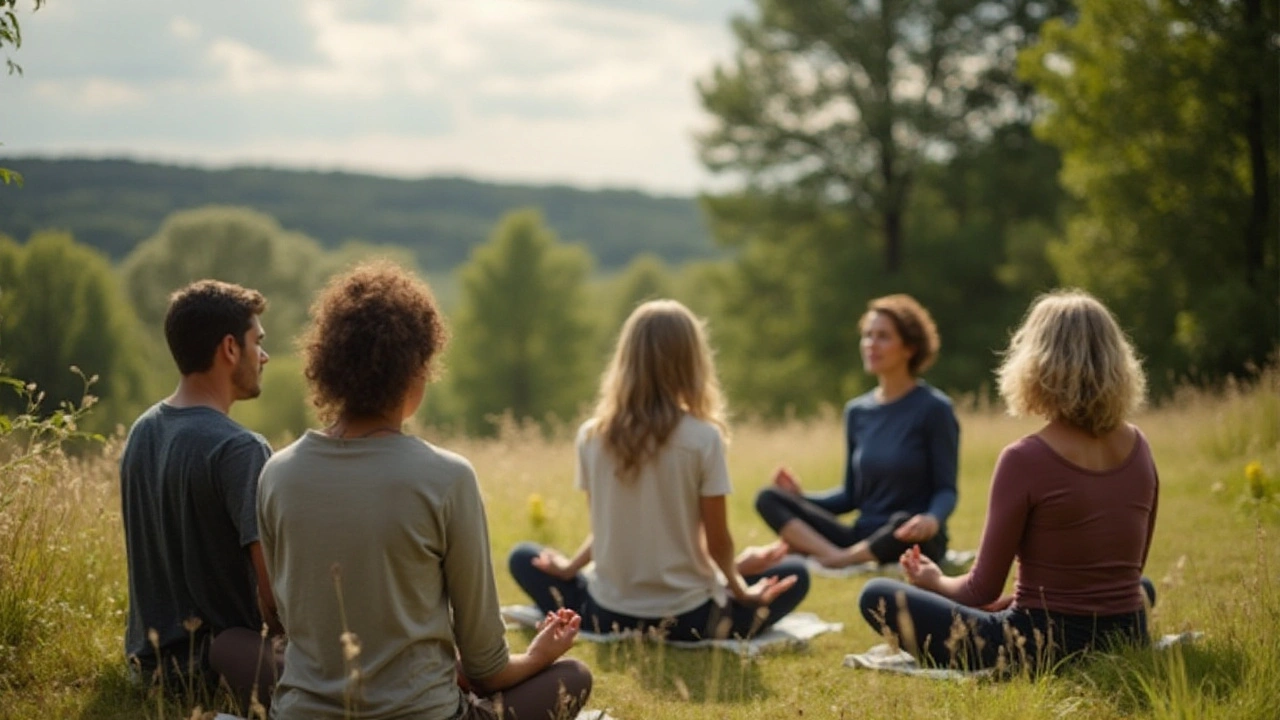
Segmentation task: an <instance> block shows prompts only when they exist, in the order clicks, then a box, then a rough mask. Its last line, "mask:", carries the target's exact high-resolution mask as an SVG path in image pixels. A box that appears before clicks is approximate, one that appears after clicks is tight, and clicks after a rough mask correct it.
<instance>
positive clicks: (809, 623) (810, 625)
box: [502, 605, 844, 657]
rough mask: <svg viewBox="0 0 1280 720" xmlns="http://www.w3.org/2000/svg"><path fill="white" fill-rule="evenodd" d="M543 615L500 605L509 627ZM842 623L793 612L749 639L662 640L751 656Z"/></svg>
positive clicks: (529, 624)
mask: <svg viewBox="0 0 1280 720" xmlns="http://www.w3.org/2000/svg"><path fill="white" fill-rule="evenodd" d="M543 617H545V615H544V614H543V612H542V611H541V610H539V609H538V608H536V607H534V606H532V605H507V606H504V607H503V608H502V618H503V619H504V620H506V621H507V627H508V628H509V629H510V628H529V629H533V628H535V627H537V625H538V623H540V622H542V619H543ZM843 629H844V625H843V624H842V623H832V622H827V621H825V620H822V619H820V618H819V617H818V616H817V615H814V614H813V613H804V612H796V613H791V614H790V615H787V616H786V617H784V618H782V619H781V620H779V621H778V622H776V623H774V625H773V627H771V628H769V629H768V630H765V631H764V632H762V633H760V634H759V635H756V636H755V637H752V638H750V639H746V640H744V639H731V640H697V641H684V640H665V641H664V642H665V643H666V644H667V645H669V646H671V647H677V648H708V647H710V648H719V649H722V650H729V651H730V652H734V653H737V654H738V655H742V656H744V657H755V656H756V655H759V654H760V652H761V651H762V650H764V649H765V648H770V647H784V648H794V647H804V646H806V645H808V643H809V640H810V639H812V638H815V637H817V636H819V635H822V634H824V633H829V632H840V631H841V630H843ZM640 635H641V633H640V632H638V631H635V630H631V631H626V632H620V633H592V632H587V631H585V630H583V631H581V632H579V633H578V638H579V639H581V640H585V641H587V642H597V643H610V642H618V641H620V640H635V639H636V638H637V637H639V636H640Z"/></svg>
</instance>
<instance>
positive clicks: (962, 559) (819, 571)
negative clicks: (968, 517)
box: [804, 550, 978, 577]
mask: <svg viewBox="0 0 1280 720" xmlns="http://www.w3.org/2000/svg"><path fill="white" fill-rule="evenodd" d="M977 556H978V552H977V551H976V550H948V551H947V556H946V559H945V560H943V563H942V571H943V572H944V573H946V574H948V575H954V574H957V573H959V572H961V571H963V570H964V569H965V568H966V567H968V565H969V563H971V562H973V559H974V558H975V557H977ZM804 564H805V567H806V568H807V569H808V570H809V574H810V575H819V576H821V577H852V576H854V575H873V574H874V575H895V574H900V572H901V571H900V570H899V569H898V563H897V562H891V563H885V564H883V565H881V564H880V563H875V562H869V563H862V564H860V565H850V566H848V567H842V568H829V567H827V566H825V565H823V564H822V563H820V562H818V561H817V560H814V559H813V558H807V559H806V560H805V563H804Z"/></svg>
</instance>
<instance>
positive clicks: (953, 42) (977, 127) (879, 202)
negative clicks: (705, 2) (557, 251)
mask: <svg viewBox="0 0 1280 720" xmlns="http://www.w3.org/2000/svg"><path fill="white" fill-rule="evenodd" d="M755 5H756V8H757V14H756V16H755V17H750V18H748V17H739V18H737V19H735V21H734V22H733V32H734V35H735V36H736V37H737V40H738V44H739V50H738V52H737V55H736V57H735V60H734V62H733V64H732V66H728V67H725V66H720V67H717V68H716V69H715V71H714V72H713V74H712V76H711V77H710V78H708V79H707V80H705V81H703V82H702V83H700V84H699V91H700V92H701V95H702V101H703V104H704V105H705V106H706V108H707V110H708V111H710V112H711V114H712V115H713V117H714V119H715V122H716V125H715V127H714V129H713V130H711V131H710V132H708V133H706V134H705V135H703V136H702V137H701V138H700V142H701V148H702V158H703V162H704V163H705V164H706V165H707V166H708V167H710V168H711V169H712V170H715V171H718V172H735V173H738V174H740V175H742V176H743V177H744V178H745V179H746V180H747V182H748V183H749V187H750V188H751V189H752V190H753V191H756V192H761V193H764V194H766V195H777V196H783V197H788V198H803V199H805V200H806V201H807V200H818V201H820V202H821V203H822V204H824V205H828V206H830V207H833V208H837V209H839V210H840V211H842V212H845V213H848V214H850V215H851V216H852V217H854V218H856V219H857V220H858V222H859V224H860V225H862V226H865V227H867V228H874V230H875V231H876V232H877V233H878V234H879V236H880V243H879V244H880V248H881V252H882V254H883V257H884V268H885V270H886V271H887V272H889V273H896V272H898V271H899V270H900V269H901V268H902V265H903V258H904V251H905V238H906V229H905V224H904V220H905V213H906V211H907V207H908V203H909V199H910V193H911V190H912V187H913V185H914V183H915V182H916V180H917V176H918V173H919V170H920V168H921V166H922V165H923V164H924V163H926V162H927V159H928V157H929V156H931V155H932V156H934V157H939V156H944V155H945V154H947V153H949V152H953V151H954V150H955V146H956V144H957V143H958V142H961V141H963V140H965V139H967V138H970V137H973V136H974V135H975V133H976V134H977V135H978V136H981V135H984V134H987V133H989V132H990V130H991V129H992V128H993V127H995V126H996V125H997V119H999V118H1002V117H1007V116H1010V115H1014V116H1016V115H1017V113H1018V111H1019V110H1020V109H1021V108H1022V106H1023V103H1024V101H1025V92H1020V91H1019V90H1018V88H1016V82H1015V81H1013V80H1012V78H1011V77H1010V74H1011V73H1010V72H1009V67H1010V66H1011V64H1012V57H1013V55H1014V52H1015V51H1016V49H1017V47H1018V45H1019V43H1021V42H1024V41H1025V40H1026V38H1028V37H1030V36H1034V33H1035V30H1036V28H1037V27H1038V24H1039V23H1040V22H1041V21H1042V20H1043V19H1044V18H1046V17H1049V16H1052V15H1054V14H1056V13H1059V12H1061V11H1062V8H1063V6H1064V5H1066V3H1065V2H1062V1H1053V0H1048V1H1039V2H1035V1H1028V0H1002V1H988V2H978V3H974V2H962V1H959V0H901V1H897V2H888V1H885V2H874V1H871V0H814V1H813V2H805V3H794V2H785V1H783V0H756V2H755ZM868 240H869V238H867V239H864V240H863V241H864V242H866V241H868Z"/></svg>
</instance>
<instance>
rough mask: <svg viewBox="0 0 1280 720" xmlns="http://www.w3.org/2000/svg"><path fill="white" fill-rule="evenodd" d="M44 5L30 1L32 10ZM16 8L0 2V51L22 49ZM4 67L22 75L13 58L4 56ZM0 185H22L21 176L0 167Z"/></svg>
mask: <svg viewBox="0 0 1280 720" xmlns="http://www.w3.org/2000/svg"><path fill="white" fill-rule="evenodd" d="M43 4H44V0H32V5H33V9H34V10H39V9H40V6H41V5H43ZM17 6H18V0H0V49H3V48H4V47H5V46H6V45H8V46H10V47H12V48H13V49H15V50H17V49H18V48H20V47H22V26H21V25H20V24H19V23H18V14H17V12H15V9H16V8H17ZM4 62H5V65H6V66H7V67H8V68H9V74H10V75H13V74H14V73H17V74H19V75H21V74H22V66H21V65H19V64H17V63H15V62H14V61H13V58H11V57H8V56H5V59H4ZM0 183H3V184H5V185H8V184H9V183H16V184H18V185H21V184H22V176H21V175H19V174H18V173H16V172H14V171H12V170H9V169H8V168H2V167H0Z"/></svg>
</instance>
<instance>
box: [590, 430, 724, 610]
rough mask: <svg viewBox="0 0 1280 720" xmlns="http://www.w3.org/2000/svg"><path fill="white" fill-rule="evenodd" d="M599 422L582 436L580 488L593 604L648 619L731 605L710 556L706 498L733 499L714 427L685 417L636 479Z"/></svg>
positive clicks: (719, 440) (717, 433)
mask: <svg viewBox="0 0 1280 720" xmlns="http://www.w3.org/2000/svg"><path fill="white" fill-rule="evenodd" d="M594 425H595V421H594V420H589V421H587V422H586V423H585V424H583V426H582V427H581V428H580V429H579V430H578V441H577V446H578V468H577V479H576V482H577V486H578V488H579V489H582V490H585V491H587V492H588V493H589V494H590V497H591V530H592V532H593V534H594V540H593V543H592V550H591V553H592V559H593V560H594V561H595V572H594V573H588V575H587V589H588V591H589V592H590V593H591V597H592V598H593V599H594V600H595V601H596V602H597V603H599V605H600V606H601V607H603V608H605V609H606V610H611V611H613V612H616V613H621V614H624V615H630V616H632V617H640V618H664V617H671V616H674V615H679V614H681V613H685V612H688V611H689V610H692V609H694V608H696V607H698V606H699V605H702V604H703V603H705V602H706V601H707V600H715V601H716V602H717V603H719V604H724V603H725V601H726V592H725V588H724V581H723V579H721V577H720V576H719V573H718V572H717V570H716V568H715V565H714V563H713V562H712V561H711V557H710V556H709V555H708V554H707V551H706V549H705V543H704V542H703V537H702V516H701V510H700V508H699V504H698V503H699V499H700V498H703V497H716V496H721V495H728V494H729V492H730V491H731V488H730V485H729V469H728V467H727V466H726V465H725V459H724V441H723V439H722V438H721V437H720V431H719V430H718V429H717V428H716V426H714V425H712V424H711V423H708V422H705V421H703V420H699V419H697V418H694V417H692V416H690V415H685V416H684V418H683V419H681V421H680V424H679V425H677V426H676V429H675V430H674V431H673V432H672V433H671V437H669V438H668V439H667V442H666V444H665V445H663V447H662V448H661V449H659V451H658V452H657V454H656V455H655V456H653V457H651V458H649V459H648V460H647V461H646V462H645V463H644V464H643V465H642V466H641V467H640V471H639V472H638V473H637V474H636V475H635V477H633V478H631V479H629V480H625V481H624V480H620V479H619V478H618V474H617V468H618V463H617V461H616V460H615V458H614V457H613V455H612V454H611V453H609V452H608V451H607V450H606V449H605V445H604V439H603V438H602V437H600V436H598V435H592V434H591V429H592V428H593V427H594Z"/></svg>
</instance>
